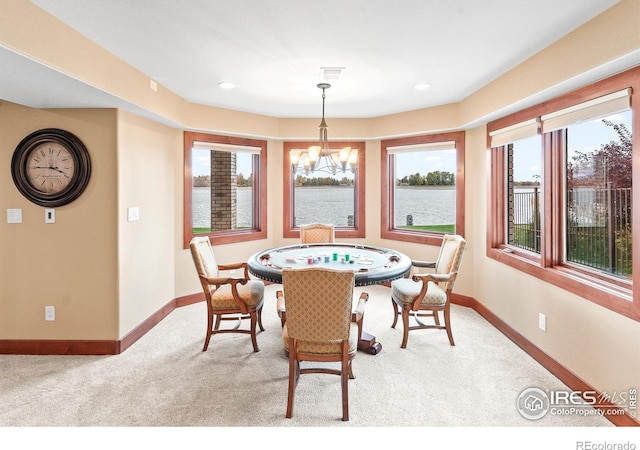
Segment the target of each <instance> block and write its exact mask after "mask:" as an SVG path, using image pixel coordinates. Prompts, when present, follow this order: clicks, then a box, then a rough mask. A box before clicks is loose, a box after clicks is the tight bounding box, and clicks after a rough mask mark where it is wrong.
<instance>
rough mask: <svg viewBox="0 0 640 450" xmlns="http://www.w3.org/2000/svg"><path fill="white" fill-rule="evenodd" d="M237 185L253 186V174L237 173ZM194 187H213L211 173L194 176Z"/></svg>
mask: <svg viewBox="0 0 640 450" xmlns="http://www.w3.org/2000/svg"><path fill="white" fill-rule="evenodd" d="M236 185H237V186H238V187H251V186H253V175H249V176H248V177H245V176H244V174H241V173H239V174H238V175H236ZM193 187H211V177H210V176H209V175H197V176H195V177H193Z"/></svg>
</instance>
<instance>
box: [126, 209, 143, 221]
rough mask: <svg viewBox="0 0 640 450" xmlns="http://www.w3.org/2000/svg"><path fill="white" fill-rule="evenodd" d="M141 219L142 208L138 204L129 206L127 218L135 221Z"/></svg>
mask: <svg viewBox="0 0 640 450" xmlns="http://www.w3.org/2000/svg"><path fill="white" fill-rule="evenodd" d="M139 219H140V208H138V207H137V206H132V207H130V208H127V220H128V221H129V222H134V221H136V220H139Z"/></svg>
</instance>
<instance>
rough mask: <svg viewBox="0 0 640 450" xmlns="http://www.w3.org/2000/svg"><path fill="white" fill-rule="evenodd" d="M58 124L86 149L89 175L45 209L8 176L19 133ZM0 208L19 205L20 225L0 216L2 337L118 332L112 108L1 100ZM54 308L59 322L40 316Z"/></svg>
mask: <svg viewBox="0 0 640 450" xmlns="http://www.w3.org/2000/svg"><path fill="white" fill-rule="evenodd" d="M49 127H57V128H63V129H65V130H68V131H70V132H72V133H74V134H75V135H76V136H78V137H79V138H80V140H81V141H82V142H83V143H84V144H85V146H86V147H87V149H88V150H89V154H90V157H91V161H92V174H91V180H90V182H89V185H88V187H87V189H86V190H85V192H84V193H83V194H82V195H81V196H80V197H79V198H78V199H77V200H76V201H75V202H73V203H71V204H69V205H65V206H61V207H58V208H56V209H55V210H56V213H55V216H56V223H54V224H45V223H44V208H43V207H41V206H37V205H35V204H33V203H31V202H29V201H28V200H26V199H25V198H24V197H22V195H21V194H20V193H19V192H18V190H17V189H16V187H15V186H14V184H13V180H12V178H11V170H10V167H11V156H12V154H13V150H14V149H15V148H16V146H17V145H18V143H19V142H20V140H21V139H22V138H24V137H25V136H26V135H28V134H29V133H31V132H33V131H35V130H38V129H41V128H49ZM0 130H1V131H0V144H1V146H0V167H2V172H3V174H2V176H0V192H2V195H1V197H0V205H1V208H0V209H1V210H2V213H3V214H5V211H6V210H7V209H8V208H19V209H22V223H21V224H7V221H6V219H4V217H3V220H0V255H1V258H0V311H2V313H1V314H0V338H2V339H106V340H113V339H117V338H118V337H119V334H118V319H119V313H118V290H117V289H118V272H117V267H118V261H117V248H118V245H117V219H116V189H115V188H116V180H117V167H116V151H117V149H116V139H115V132H116V131H115V130H116V111H115V110H49V111H41V110H33V109H30V108H25V107H22V106H19V105H15V104H12V103H8V102H1V101H0ZM48 305H51V306H55V308H56V320H55V321H53V322H51V321H47V322H45V320H44V307H45V306H48Z"/></svg>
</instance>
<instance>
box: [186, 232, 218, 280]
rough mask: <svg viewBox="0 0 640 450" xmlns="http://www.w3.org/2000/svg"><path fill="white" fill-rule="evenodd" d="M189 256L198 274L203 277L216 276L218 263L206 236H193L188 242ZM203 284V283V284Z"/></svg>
mask: <svg viewBox="0 0 640 450" xmlns="http://www.w3.org/2000/svg"><path fill="white" fill-rule="evenodd" d="M189 248H190V249H191V257H192V258H193V263H194V264H195V265H196V270H197V271H198V275H199V276H201V277H205V278H210V277H218V274H219V272H218V264H217V262H216V257H215V255H214V254H213V249H212V248H211V242H210V241H209V238H208V237H194V238H193V239H191V242H189ZM203 286H204V285H203Z"/></svg>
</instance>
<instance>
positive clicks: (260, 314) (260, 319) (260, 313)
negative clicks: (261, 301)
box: [258, 307, 264, 331]
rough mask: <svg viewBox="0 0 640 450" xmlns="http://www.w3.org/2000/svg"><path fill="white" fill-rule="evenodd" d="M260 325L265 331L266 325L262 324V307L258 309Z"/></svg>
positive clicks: (261, 329)
mask: <svg viewBox="0 0 640 450" xmlns="http://www.w3.org/2000/svg"><path fill="white" fill-rule="evenodd" d="M258 326H259V327H260V331H264V327H263V326H262V307H260V309H259V310H258Z"/></svg>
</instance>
